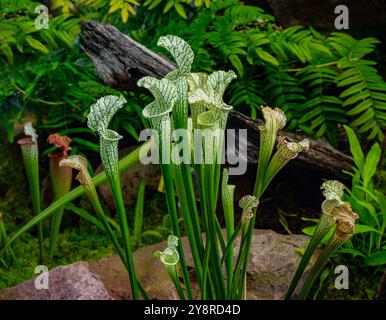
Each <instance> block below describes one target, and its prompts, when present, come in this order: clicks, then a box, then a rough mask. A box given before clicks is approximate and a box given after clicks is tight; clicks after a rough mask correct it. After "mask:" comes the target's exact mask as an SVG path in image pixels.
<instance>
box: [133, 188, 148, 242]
mask: <svg viewBox="0 0 386 320" xmlns="http://www.w3.org/2000/svg"><path fill="white" fill-rule="evenodd" d="M145 186H146V184H145V181H144V180H141V183H140V184H139V189H138V194H137V202H136V204H135V215H134V237H136V238H137V239H139V238H140V237H141V234H142V225H143V203H144V201H145V199H144V197H145Z"/></svg>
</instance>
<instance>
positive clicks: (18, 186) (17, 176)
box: [0, 131, 33, 224]
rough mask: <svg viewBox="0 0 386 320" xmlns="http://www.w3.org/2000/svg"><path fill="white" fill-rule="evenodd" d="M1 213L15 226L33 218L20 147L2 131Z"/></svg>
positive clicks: (0, 162)
mask: <svg viewBox="0 0 386 320" xmlns="http://www.w3.org/2000/svg"><path fill="white" fill-rule="evenodd" d="M0 139H1V141H3V142H2V143H0V211H2V212H3V214H4V215H5V216H6V218H7V219H8V220H10V221H12V222H13V223H14V224H19V223H21V222H23V221H26V220H27V219H30V218H32V215H33V213H32V210H31V205H30V201H31V198H30V196H29V191H28V183H27V179H26V177H25V173H24V165H23V160H22V158H21V153H20V150H19V147H18V146H17V145H16V143H15V144H12V145H11V144H9V143H8V142H6V141H7V139H6V138H5V137H4V136H3V134H2V133H1V131H0Z"/></svg>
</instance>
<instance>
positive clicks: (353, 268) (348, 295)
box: [311, 255, 383, 300]
mask: <svg viewBox="0 0 386 320" xmlns="http://www.w3.org/2000/svg"><path fill="white" fill-rule="evenodd" d="M338 265H345V266H347V267H348V269H349V288H348V289H336V288H335V278H336V277H337V276H338V275H337V274H334V272H333V270H334V268H335V266H338ZM329 268H330V275H329V277H328V278H327V280H326V281H325V283H324V284H323V286H322V288H320V291H319V294H318V295H317V299H321V300H372V299H375V297H376V294H377V289H378V285H379V283H380V281H381V278H382V274H383V273H382V272H379V270H377V269H376V268H372V267H365V266H363V265H362V263H361V261H360V258H355V259H354V258H353V257H350V256H347V255H345V256H335V257H334V258H333V259H332V264H330V265H329ZM315 289H316V288H314V291H315ZM311 296H312V295H311Z"/></svg>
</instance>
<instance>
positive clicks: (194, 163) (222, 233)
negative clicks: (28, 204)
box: [0, 36, 357, 299]
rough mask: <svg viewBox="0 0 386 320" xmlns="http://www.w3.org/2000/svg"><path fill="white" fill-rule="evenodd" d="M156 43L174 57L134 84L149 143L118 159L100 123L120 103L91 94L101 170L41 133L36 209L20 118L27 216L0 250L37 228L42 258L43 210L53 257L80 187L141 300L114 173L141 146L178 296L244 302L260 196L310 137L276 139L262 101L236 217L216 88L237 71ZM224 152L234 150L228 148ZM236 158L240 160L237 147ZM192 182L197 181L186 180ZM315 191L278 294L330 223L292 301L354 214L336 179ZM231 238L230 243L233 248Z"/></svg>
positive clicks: (277, 122) (170, 42)
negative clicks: (44, 203) (204, 68)
mask: <svg viewBox="0 0 386 320" xmlns="http://www.w3.org/2000/svg"><path fill="white" fill-rule="evenodd" d="M158 45H159V46H160V47H163V48H164V49H166V50H167V51H169V53H170V55H171V56H173V58H174V60H175V61H176V65H177V68H176V69H175V70H173V71H172V72H170V73H169V74H167V75H166V76H165V77H164V78H162V79H156V78H153V77H144V78H142V79H140V80H139V81H138V86H140V87H143V88H145V89H147V90H149V91H150V93H151V94H152V95H153V97H154V101H153V102H151V103H150V104H149V105H147V106H146V107H145V108H144V109H143V115H144V116H145V117H146V118H147V119H148V120H149V123H150V125H151V129H152V139H151V141H149V142H146V143H145V144H144V145H142V146H141V147H139V148H137V149H136V150H134V151H133V152H132V153H131V154H129V155H128V156H126V157H125V158H123V159H122V160H120V161H119V158H118V143H119V141H120V139H122V136H121V135H120V134H119V133H117V132H115V131H113V130H111V129H109V124H110V122H111V120H112V118H113V117H114V116H115V114H116V113H117V112H118V111H119V109H121V108H122V107H123V106H124V104H125V103H126V100H125V98H124V97H122V96H121V97H118V96H113V95H109V96H104V97H102V98H100V99H99V100H98V101H96V103H95V104H93V105H92V106H91V108H90V113H89V114H88V123H87V124H88V127H89V128H90V129H91V130H93V131H95V132H96V133H97V134H98V136H99V142H100V156H101V161H102V164H103V168H104V172H103V173H101V174H99V175H98V176H96V177H94V178H92V177H91V175H90V173H89V172H88V169H87V168H88V167H87V159H85V158H84V157H82V156H80V155H68V154H67V152H68V151H69V150H70V149H71V147H70V142H71V141H70V139H69V138H67V137H60V136H58V135H52V136H50V138H49V142H50V143H52V144H54V145H55V146H57V147H58V151H57V152H55V153H52V154H51V156H50V157H51V159H50V174H51V180H52V185H53V200H54V202H53V203H52V204H51V205H50V206H49V207H47V208H46V209H44V210H43V211H41V209H40V193H39V190H40V187H39V176H38V151H37V136H36V133H35V131H34V130H33V128H32V125H31V124H30V123H27V124H26V125H25V131H26V132H25V133H26V135H28V137H27V138H25V139H22V140H20V141H19V144H20V145H21V147H22V151H23V157H24V161H25V166H26V171H27V177H28V181H29V184H30V190H31V195H32V202H33V208H34V212H35V214H36V216H35V217H34V218H33V219H32V220H31V221H29V222H28V223H27V224H26V225H24V226H22V227H21V228H20V230H18V231H17V232H16V233H15V234H14V235H12V236H11V237H10V238H5V231H4V232H0V235H1V236H2V237H0V240H2V239H3V242H4V246H3V249H2V250H1V251H0V253H1V256H5V255H6V254H7V255H11V256H14V253H13V252H12V250H11V246H10V245H11V243H12V242H14V241H15V240H16V239H17V238H18V237H19V236H20V235H21V234H22V233H23V232H26V231H27V230H29V229H30V228H32V227H34V226H36V225H37V226H38V228H39V243H40V244H41V246H40V250H41V259H43V258H44V255H43V234H42V230H41V222H42V220H43V219H46V218H47V217H49V216H51V215H52V228H51V234H50V245H49V257H50V258H52V255H53V253H54V250H55V248H56V242H57V236H58V232H59V228H60V224H61V219H62V215H63V207H64V206H65V205H66V204H67V203H69V202H71V201H73V200H74V199H76V198H77V197H79V196H80V195H82V194H84V193H85V194H86V195H87V197H88V199H89V201H90V202H91V204H92V206H93V209H94V211H95V217H91V218H92V219H91V218H90V217H89V220H90V221H94V222H95V223H96V224H97V225H98V226H99V227H100V229H101V230H102V231H103V232H105V233H106V234H107V235H108V236H109V238H110V239H111V241H112V243H113V244H114V247H115V249H116V251H117V253H118V255H119V257H120V258H121V260H122V263H123V265H124V266H125V267H126V269H127V271H128V274H129V278H130V284H131V292H132V297H133V299H140V298H142V299H148V296H147V294H146V290H145V288H144V287H143V286H142V285H141V283H140V281H139V279H138V276H137V272H136V266H135V264H134V258H133V252H132V241H131V231H130V228H129V224H128V216H127V211H126V208H125V206H124V202H123V196H122V189H121V182H120V171H122V170H124V169H126V168H128V167H130V166H131V165H133V164H135V163H137V162H139V161H142V162H145V163H148V162H146V160H145V158H146V157H148V154H149V151H150V152H153V153H154V152H156V158H157V159H158V161H159V165H160V167H161V172H162V179H163V188H164V192H165V196H166V203H167V208H168V213H169V216H170V221H171V229H172V234H171V235H170V236H169V238H168V242H167V247H166V248H165V250H164V251H162V252H156V253H155V256H157V257H159V259H160V261H161V262H162V264H163V265H164V266H165V269H166V271H167V273H168V275H169V276H170V278H171V280H172V282H173V284H174V286H175V289H176V291H177V293H178V296H179V298H180V299H194V298H199V299H246V298H247V269H248V263H249V257H250V251H251V244H252V239H253V234H254V232H253V230H254V225H255V220H256V217H257V209H258V207H259V203H260V199H261V197H262V196H263V194H264V192H265V190H266V189H267V187H268V186H269V184H270V183H271V181H272V179H273V178H274V177H275V176H276V175H277V173H278V172H279V171H280V170H281V169H283V167H284V166H285V165H286V164H287V163H288V162H289V161H290V160H292V159H294V158H296V157H297V156H298V154H299V153H300V152H305V151H307V150H308V148H309V141H308V140H307V139H305V140H303V141H300V142H296V141H287V140H286V139H285V138H284V137H282V136H280V130H281V129H283V128H284V126H285V124H286V116H285V114H284V113H283V111H281V110H280V109H278V108H275V109H272V108H270V107H262V109H261V110H262V114H263V117H264V120H265V122H264V124H263V125H261V126H260V127H259V130H260V146H259V158H258V165H257V172H256V179H255V185H254V189H253V193H252V194H250V195H245V196H244V197H243V198H242V199H241V200H240V201H239V203H238V205H239V206H240V208H241V209H242V215H241V218H240V219H238V218H237V217H236V216H235V205H236V204H235V200H234V194H235V188H236V186H234V185H232V184H229V181H228V180H229V176H230V173H232V172H229V171H228V169H223V170H221V164H222V163H223V162H224V149H225V150H227V149H228V148H224V145H225V144H226V140H227V139H225V136H226V125H227V119H228V114H229V112H230V110H231V109H232V106H230V105H228V104H226V103H225V102H224V100H223V95H224V92H225V90H226V88H227V86H228V84H229V83H230V82H231V81H233V80H234V79H235V78H236V75H235V73H234V72H233V71H227V72H226V71H215V72H213V73H211V74H206V73H201V72H199V73H192V72H191V66H192V63H193V59H194V54H193V51H192V50H191V48H190V46H189V45H188V44H187V43H186V42H185V41H184V40H183V39H181V38H179V37H176V36H164V37H161V38H160V39H159V40H158ZM176 132H177V134H176ZM178 132H179V134H178ZM245 140H246V139H245ZM243 150H244V148H243V147H240V146H239V148H238V152H239V154H240V153H242V152H244V151H243ZM233 152H234V153H235V150H233ZM245 152H246V146H245ZM242 157H244V158H245V159H246V158H247V157H246V154H245V155H242ZM228 158H229V156H228ZM193 159H194V160H193ZM239 167H242V166H239ZM73 170H75V171H77V172H78V173H77V176H76V179H77V180H78V181H79V183H80V184H81V186H79V187H77V188H75V189H73V190H71V191H70V188H71V179H72V171H73ZM194 179H196V181H197V186H195V184H194V183H193V181H194ZM105 180H107V182H108V184H109V186H110V188H111V191H112V194H113V198H114V203H115V208H116V213H117V218H118V223H115V221H114V220H113V218H112V217H111V216H110V215H109V214H108V213H106V212H105V211H104V209H103V206H102V204H101V201H100V200H99V196H98V193H97V190H96V186H97V185H98V184H100V183H102V182H104V181H105ZM59 181H60V182H59ZM322 189H323V194H324V196H325V198H326V200H325V201H324V202H323V204H322V212H323V214H322V216H321V219H320V223H319V225H318V228H317V230H316V232H315V234H314V236H313V237H312V239H311V240H310V242H309V245H308V247H307V249H306V251H305V253H304V255H303V258H302V260H301V262H300V265H299V268H298V270H297V272H296V274H295V276H294V279H293V281H292V283H291V285H290V288H289V290H288V292H287V294H286V297H285V298H287V299H290V298H291V297H294V292H295V289H296V287H297V285H298V282H299V280H300V278H301V276H302V274H303V272H304V270H305V268H306V267H307V265H308V264H309V261H310V258H311V256H312V254H313V253H314V251H315V250H316V248H317V247H318V245H319V244H320V243H321V240H322V239H323V238H324V237H325V236H326V234H327V233H328V232H329V231H330V230H331V229H332V228H335V230H334V233H333V235H332V236H331V239H330V240H329V242H328V243H327V245H326V247H325V248H324V250H323V251H322V253H321V254H320V255H319V257H318V258H317V260H316V263H315V264H314V266H313V268H312V270H311V273H310V274H309V275H308V277H307V278H306V280H305V282H304V284H303V286H302V288H301V290H300V293H299V295H298V297H299V298H300V299H305V298H306V297H307V294H308V291H309V289H310V288H311V286H312V284H313V282H314V281H315V279H316V278H317V276H318V274H319V273H320V271H321V270H322V268H323V266H324V264H325V263H326V261H327V259H328V258H329V257H330V255H331V254H332V253H333V252H334V251H335V250H336V249H337V248H338V247H339V246H340V245H341V244H343V243H344V242H345V241H346V240H347V239H348V238H349V237H350V236H351V235H352V234H353V232H354V230H355V220H356V219H357V215H356V214H355V213H354V212H353V211H352V209H351V206H350V204H349V203H346V202H343V200H342V196H343V189H344V186H343V185H342V184H341V183H340V182H338V181H327V182H325V183H324V184H323V185H322ZM219 201H221V202H222V210H221V212H219V211H220V210H219V209H218V208H217V204H218V202H219ZM221 214H223V215H224V221H225V230H223V229H222V227H221V225H220V222H219V215H221ZM95 218H96V219H95ZM181 221H182V223H181ZM0 222H1V219H0ZM0 226H1V224H0ZM0 230H2V229H1V228H0ZM183 232H184V233H185V234H186V236H187V240H188V244H189V247H190V251H191V253H192V260H193V263H194V273H195V278H196V279H197V283H198V289H199V290H198V295H197V294H194V292H193V283H192V282H191V281H192V280H191V279H192V277H189V271H188V267H187V263H186V257H185V252H184V250H183V246H182V244H181V234H182V233H183ZM236 240H237V241H238V243H239V245H237V246H236V245H235V242H236ZM137 267H138V266H137Z"/></svg>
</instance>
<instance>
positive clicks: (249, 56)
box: [0, 0, 386, 296]
mask: <svg viewBox="0 0 386 320" xmlns="http://www.w3.org/2000/svg"><path fill="white" fill-rule="evenodd" d="M39 4H45V5H47V6H48V7H49V10H50V20H49V29H48V30H44V29H42V30H37V29H36V28H35V25H34V19H35V17H36V16H37V14H36V13H35V7H36V6H37V5H39ZM85 19H95V20H99V21H102V22H105V23H110V24H113V25H114V26H116V27H117V28H118V29H119V30H121V31H122V32H124V33H126V34H128V35H130V36H131V37H133V38H134V39H136V40H138V41H139V42H141V43H143V44H144V45H146V46H148V47H149V48H151V49H154V50H156V51H159V48H157V46H156V41H157V39H158V37H159V36H161V35H165V34H173V35H178V36H181V37H183V38H184V39H185V40H186V41H187V42H189V44H190V45H191V47H192V49H193V51H194V53H195V55H196V59H195V65H194V68H193V71H196V70H198V69H199V70H205V71H208V72H210V71H213V70H216V69H224V70H228V69H230V68H233V69H235V70H236V72H237V75H238V80H237V81H235V82H233V83H231V84H230V86H229V90H228V93H227V97H226V99H227V101H228V102H229V103H230V104H232V105H233V106H234V107H235V108H236V109H238V110H239V111H241V112H244V113H246V114H248V115H249V116H251V117H253V118H255V117H258V116H260V106H261V105H270V106H272V107H276V106H278V107H280V108H282V109H283V110H284V111H285V113H286V115H287V117H288V119H289V124H288V126H287V130H298V131H302V132H304V133H306V134H307V135H310V136H314V137H317V138H322V137H323V138H326V139H327V140H328V141H329V142H330V143H331V144H332V145H334V146H335V147H338V148H345V150H346V151H347V152H349V150H351V153H352V154H353V156H354V159H355V167H356V168H355V169H353V171H352V172H351V173H350V174H352V176H353V184H352V187H351V191H350V192H348V194H347V198H348V199H350V201H352V203H355V205H354V208H355V209H356V210H357V212H359V213H360V217H361V220H360V223H361V225H363V227H362V229H360V232H358V235H356V236H355V237H354V238H353V239H352V242H350V243H349V245H347V246H345V247H344V248H342V249H340V252H341V253H345V255H343V257H347V258H348V259H353V260H354V261H355V262H356V263H357V264H358V266H359V265H361V264H363V263H364V264H365V265H367V266H368V268H370V269H369V270H371V274H379V272H380V271H382V270H383V269H384V265H385V264H386V248H385V246H386V242H385V236H384V230H385V225H386V218H385V215H386V204H385V203H386V200H385V174H384V164H383V154H384V149H385V142H384V141H385V140H384V139H385V125H386V84H385V81H384V80H383V79H382V77H381V76H380V74H379V72H378V69H379V68H378V66H377V62H378V61H380V60H381V58H380V56H381V53H380V51H379V50H378V49H377V45H378V44H379V41H378V40H377V39H375V38H364V39H355V38H353V37H352V36H350V35H349V34H347V33H342V32H334V33H331V34H322V33H320V32H318V31H317V30H316V29H315V28H313V27H304V26H300V25H296V26H290V27H286V28H283V27H282V26H280V25H279V24H277V23H276V21H275V18H274V17H273V16H272V15H271V14H268V13H266V12H264V11H263V10H262V9H261V8H259V7H256V6H248V5H245V4H243V3H242V2H240V1H238V0H225V1H211V0H195V1H190V0H146V1H139V2H137V1H136V0H110V1H103V0H95V1H90V0H77V1H75V0H52V1H40V2H37V1H29V0H14V1H10V0H9V1H6V0H0V30H1V33H0V61H1V66H2V67H1V68H0V122H1V123H2V125H3V127H4V128H5V132H6V137H7V140H8V141H9V142H10V143H12V142H13V141H14V139H15V135H17V134H18V129H17V128H18V127H19V124H20V123H21V122H22V120H23V119H25V118H33V119H36V126H37V128H38V131H39V135H40V136H41V137H47V136H48V134H50V133H52V132H59V133H61V134H66V135H69V136H71V138H72V140H73V146H74V148H73V150H72V151H71V152H72V153H77V154H87V157H88V158H89V159H91V165H90V168H93V167H94V168H95V167H96V163H93V162H92V160H93V155H95V154H96V153H97V152H98V151H99V146H98V144H97V137H96V136H95V134H94V133H93V132H92V131H91V130H89V129H88V128H87V126H86V125H85V122H86V116H87V114H88V111H89V106H90V105H91V103H93V102H95V100H96V99H97V98H99V97H101V96H103V95H106V94H114V93H118V92H117V91H116V90H115V89H112V88H109V87H106V86H104V85H102V84H100V83H99V82H98V80H97V79H96V78H95V77H94V75H93V68H92V65H91V62H90V60H89V59H88V57H87V56H86V55H85V54H84V53H83V52H82V51H81V50H80V48H79V44H78V35H79V32H80V23H81V21H82V20H85ZM162 53H163V54H166V52H162ZM123 94H124V95H125V96H126V98H127V100H128V103H127V104H126V105H125V107H124V111H123V112H121V113H120V117H119V118H118V117H116V118H115V119H116V120H115V122H114V123H113V125H112V129H113V130H116V131H119V132H121V133H122V132H125V138H126V139H124V140H125V144H127V145H130V144H135V143H136V141H137V139H138V132H139V131H140V130H141V129H142V128H143V127H147V126H148V123H147V121H146V120H145V119H144V118H143V117H142V113H141V112H142V108H143V107H144V106H145V105H146V104H147V103H148V101H149V98H148V97H147V96H144V95H142V94H138V93H130V92H125V93H123ZM138 119H140V121H138ZM343 125H347V128H348V129H347V128H346V132H347V134H348V136H349V137H348V138H349V140H350V146H351V149H349V148H348V147H347V146H348V143H347V139H346V138H344V136H345V131H344V130H343ZM350 128H351V129H350ZM342 137H343V138H342ZM43 140H45V139H41V141H43ZM42 150H44V152H43V156H44V157H42V159H41V161H42V162H44V163H45V165H42V167H43V168H47V165H46V163H47V158H46V156H47V155H48V153H49V152H50V151H52V148H50V147H49V146H48V144H45V145H43V146H42ZM15 152H16V151H15ZM8 161H10V162H9V163H12V160H9V159H8ZM19 169H20V168H19ZM43 170H44V169H43ZM43 176H44V175H43ZM6 177H7V173H6V170H2V171H1V175H0V179H3V180H4V181H7V180H9V179H10V178H6ZM20 185H23V183H22V182H20ZM0 191H1V190H0ZM8 194H9V193H8ZM4 199H7V197H4ZM0 200H1V201H0V210H3V211H4V212H5V213H8V212H9V213H10V214H9V215H6V219H8V220H7V223H8V224H10V227H9V228H10V231H12V230H13V229H14V228H16V226H17V224H19V223H21V222H23V221H24V219H26V217H28V214H29V213H26V212H28V210H27V209H26V208H27V207H28V206H27V204H23V203H24V200H23V201H21V202H20V203H19V204H20V205H19V206H17V205H15V203H14V200H9V198H8V200H3V198H2V197H1V199H0ZM28 201H29V199H25V202H26V203H28ZM355 206H356V207H355ZM22 208H24V209H22ZM11 212H12V214H11ZM165 212H166V211H165ZM8 216H11V218H9V217H8ZM161 220H162V219H161ZM161 220H160V219H158V220H156V221H157V222H159V224H161V223H160V221H161ZM10 222H12V223H10ZM145 227H146V226H145ZM148 227H149V226H148ZM153 228H154V229H156V228H157V226H154V225H152V226H150V229H153ZM311 228H312V227H311ZM145 229H146V228H145ZM305 231H306V232H308V233H310V232H312V230H311V231H310V229H308V230H305ZM72 234H73V233H72V231H69V233H68V234H67V235H68V237H70V238H71V235H72ZM82 234H83V233H82ZM62 237H66V235H64V236H62ZM152 239H153V238H152ZM151 241H156V240H154V239H153V240H151ZM151 241H150V242H151ZM145 243H146V241H145ZM28 246H29V245H28V241H26V243H25V247H24V250H29V249H28ZM86 247H87V246H86ZM354 248H355V249H354ZM91 252H92V250H91ZM103 253H104V251H103ZM85 255H86V257H92V256H93V254H91V256H88V253H85ZM63 256H64V254H63ZM98 257H99V255H97V257H96V256H95V258H98ZM68 258H69V261H70V260H71V259H72V258H78V257H72V256H71V257H68ZM58 259H59V258H58ZM62 262H63V261H62V260H60V259H59V260H57V263H62ZM0 272H1V271H0ZM24 276H25V275H24ZM17 278H18V277H17V276H15V281H14V282H13V281H11V280H12V279H13V278H12V277H11V278H9V279H11V280H10V281H8V282H6V283H4V282H0V287H2V286H7V285H11V284H14V283H16V282H18V281H19V280H20V279H17ZM322 280H323V278H322V279H321V284H322V283H323V281H322ZM370 296H371V294H370Z"/></svg>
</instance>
